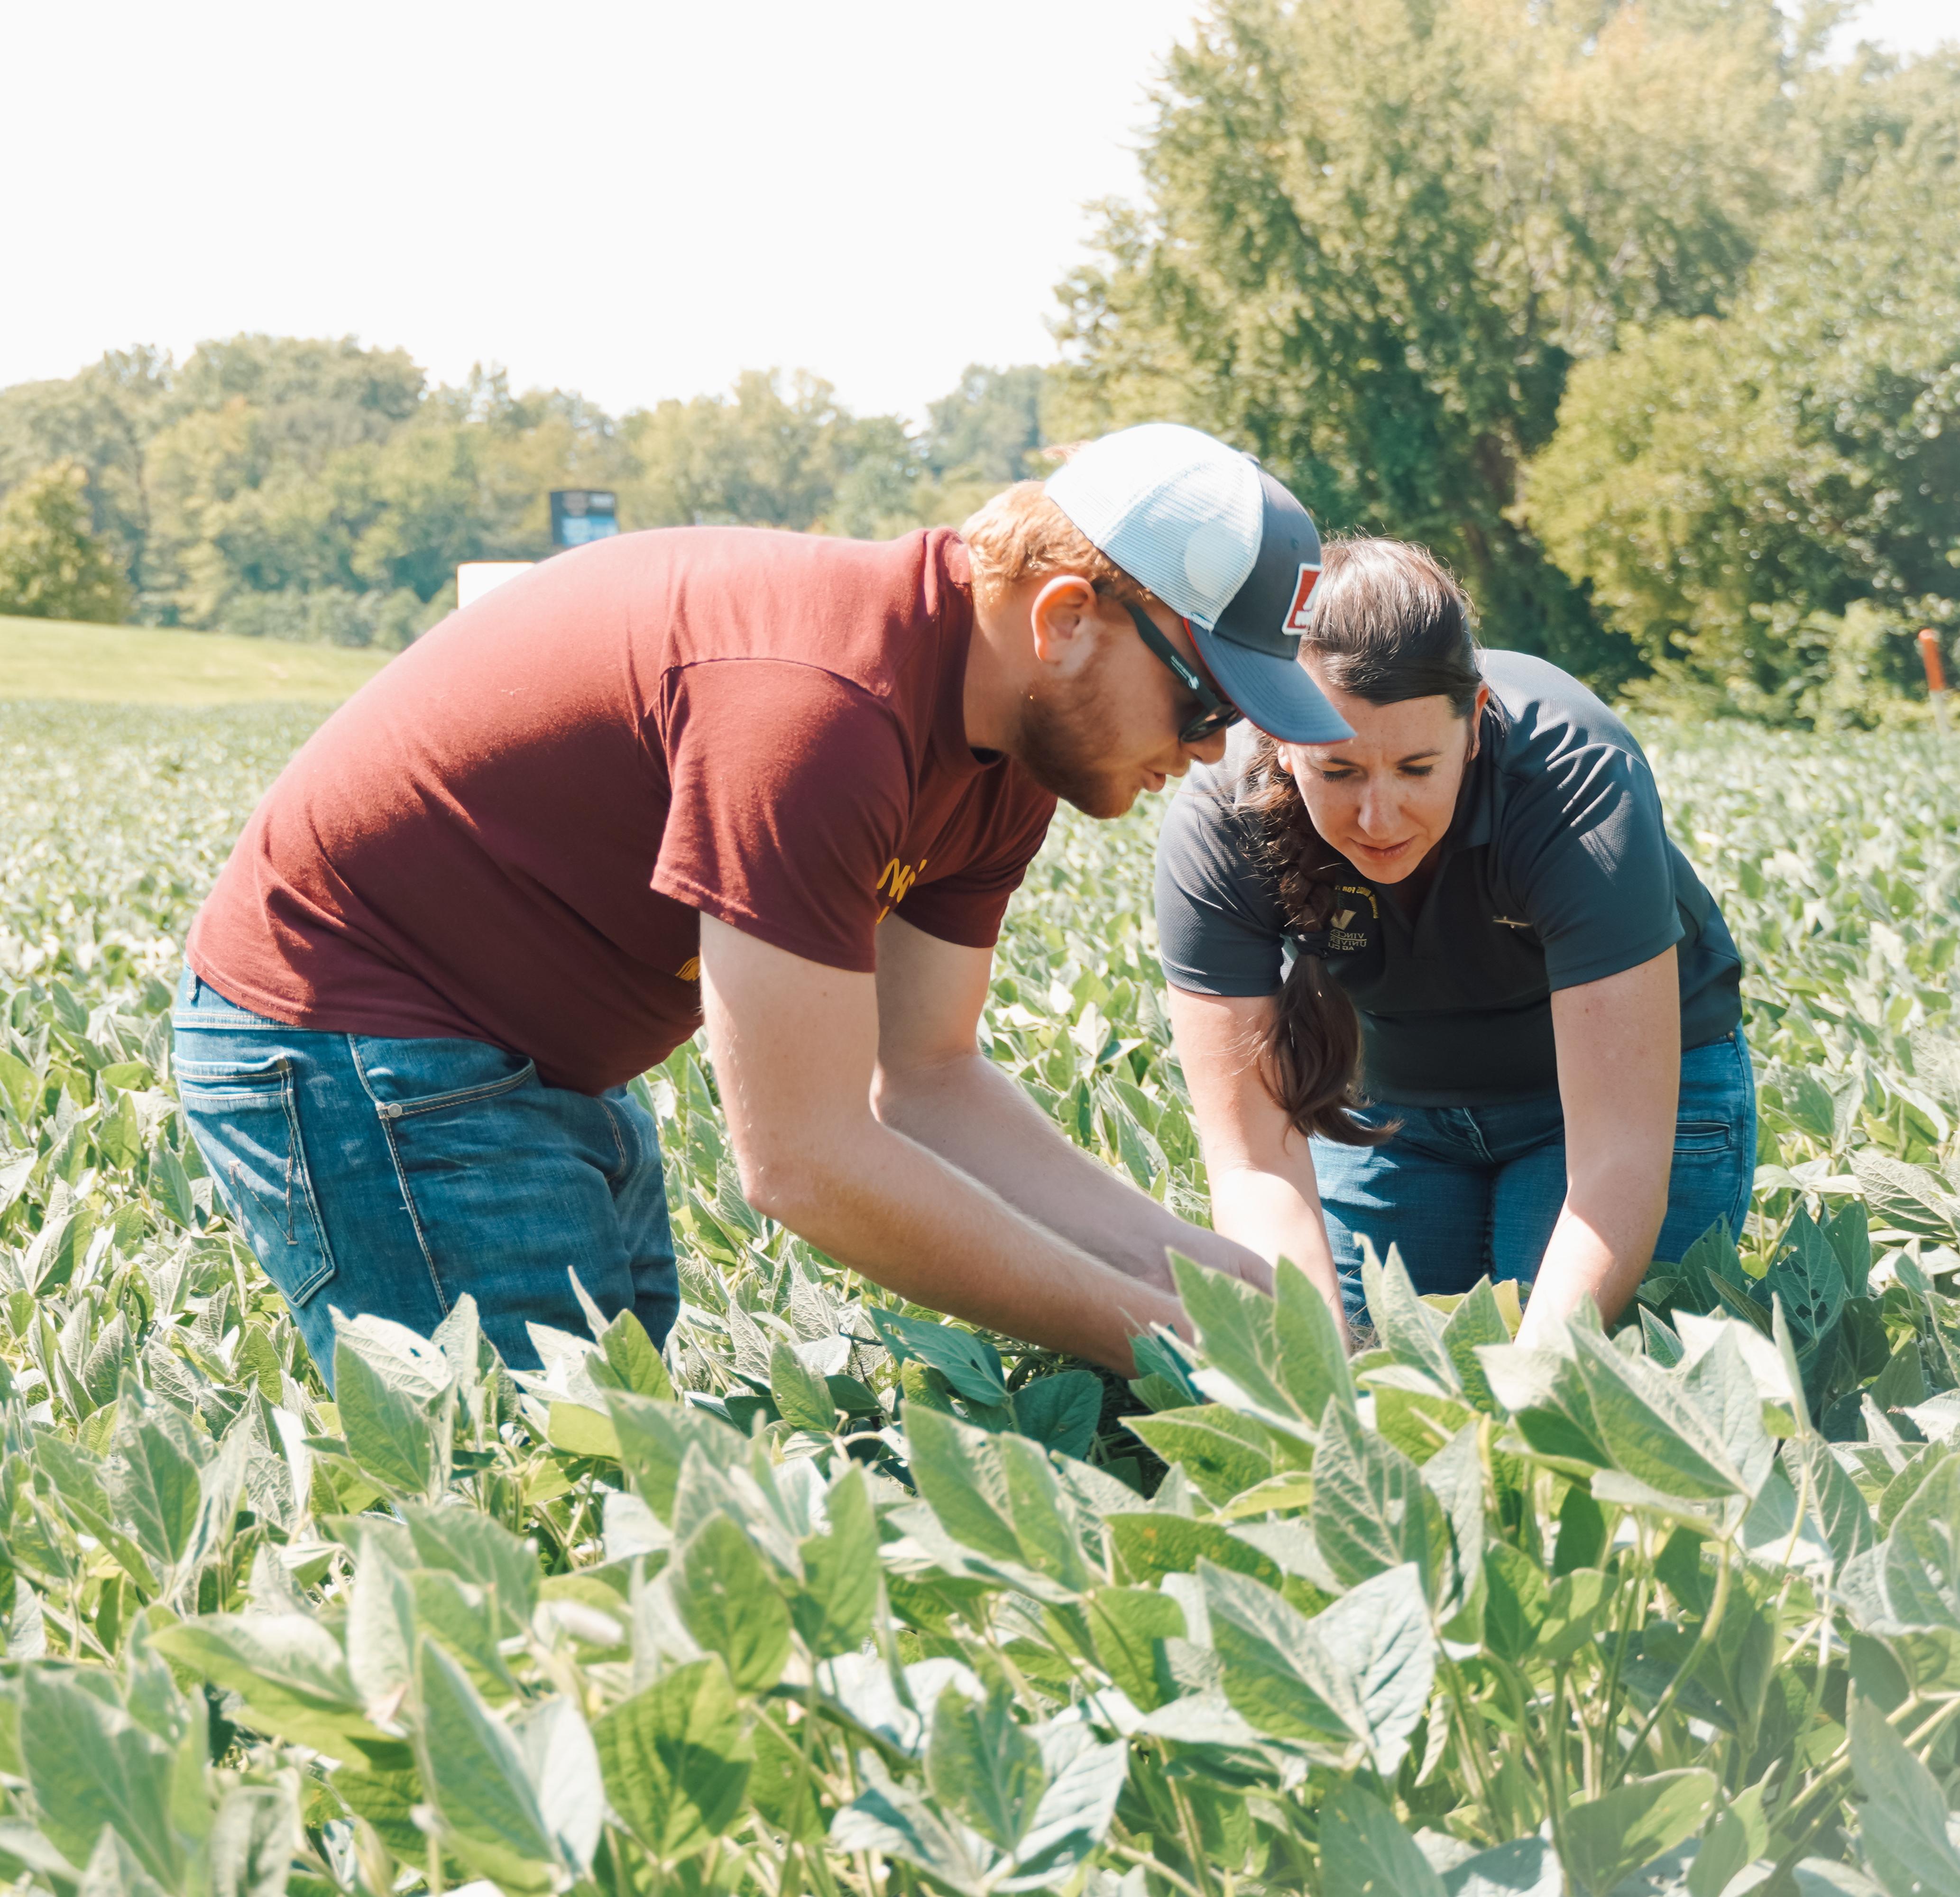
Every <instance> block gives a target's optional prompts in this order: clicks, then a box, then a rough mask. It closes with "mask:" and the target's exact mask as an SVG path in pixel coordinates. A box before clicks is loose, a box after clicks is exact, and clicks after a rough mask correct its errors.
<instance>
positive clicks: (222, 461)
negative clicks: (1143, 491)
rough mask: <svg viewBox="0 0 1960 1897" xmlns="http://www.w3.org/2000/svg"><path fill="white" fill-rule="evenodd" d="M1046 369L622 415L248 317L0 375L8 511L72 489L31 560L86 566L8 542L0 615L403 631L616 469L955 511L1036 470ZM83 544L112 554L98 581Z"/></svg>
mask: <svg viewBox="0 0 1960 1897" xmlns="http://www.w3.org/2000/svg"><path fill="white" fill-rule="evenodd" d="M1043 382H1044V372H1043V371H1041V370H1039V369H1036V368H1013V369H1007V370H992V369H987V368H980V367H978V366H975V367H973V368H969V370H968V371H966V374H965V376H964V377H963V378H962V380H961V382H960V384H959V387H958V388H957V389H956V390H954V391H953V393H951V394H950V395H949V396H947V397H946V398H945V399H943V401H940V402H938V403H934V405H933V406H932V411H931V422H930V425H928V428H926V429H924V431H919V432H915V431H912V430H911V429H909V428H908V427H907V426H906V425H905V424H904V423H903V422H901V421H900V420H899V419H898V418H897V417H896V416H892V415H852V414H851V412H849V411H848V410H847V409H844V408H843V407H842V406H840V405H839V404H838V402H837V400H836V399H835V393H834V391H833V390H832V389H831V388H830V387H829V384H826V383H824V382H823V381H820V380H818V379H816V377H811V376H808V375H798V376H796V377H792V378H791V379H790V380H788V383H785V381H784V379H783V378H782V377H781V376H779V375H777V374H760V373H753V374H745V375H743V376H742V377H740V378H739V379H738V380H737V384H736V387H735V389H734V390H733V394H732V395H731V396H727V397H723V396H698V397H696V398H695V399H693V400H692V401H689V402H678V401H670V402H663V403H659V404H657V406H655V407H654V408H652V409H644V410H635V412H632V413H631V414H629V415H625V416H624V417H622V418H619V419H614V418H613V417H611V416H609V415H606V414H604V413H603V412H601V411H600V410H599V409H595V408H594V407H593V406H592V405H591V404H590V403H587V402H585V401H584V400H583V399H581V398H580V397H578V396H575V395H571V394H568V393H565V392H563V391H562V390H534V391H532V392H530V393H527V394H525V395H523V396H513V395H512V394H511V391H510V389H509V387H508V384H507V382H506V380H505V379H504V376H503V375H502V374H501V372H491V373H487V374H486V373H485V372H483V371H476V373H474V374H473V375H472V376H471V377H470V380H469V382H468V383H467V384H465V385H464V386H463V387H460V388H447V387H437V388H430V387H428V386H427V385H426V383H425V377H424V375H423V373H422V371H421V370H420V369H418V368H417V367H416V366H415V364H414V363H413V362H412V361H410V360H409V358H408V357H407V356H406V355H404V354H403V353H402V352H400V351H399V350H381V349H362V348H361V347H360V346H359V345H358V344H356V343H355V342H354V341H353V340H352V339H349V338H343V339H340V340H338V341H332V342H320V341H309V340H303V339H295V338H290V337H275V336H237V337H234V338H233V339H231V340H230V341H229V342H207V343H205V344H203V345H201V346H200V347H199V349H197V350H196V351H195V352H193V353H192V355H190V356H189V358H188V359H187V360H186V361H185V362H184V363H183V364H182V365H181V367H179V366H177V365H175V364H172V363H171V362H170V360H169V359H168V358H166V357H164V356H161V355H157V353H155V352H137V353H136V354H135V355H130V356H126V357H122V356H116V357H108V358H104V359H103V361H102V362H101V363H100V364H97V365H96V366H95V367H94V368H90V369H86V370H84V371H82V372H81V374H79V375H77V376H75V377H71V378H70V379H69V380H67V381H65V382H44V383H31V384H21V385H19V386H18V387H14V388H11V389H4V390H0V495H4V496H5V497H7V498H5V500H4V501H0V506H4V507H5V508H10V509H12V510H14V511H15V512H17V513H18V512H21V510H27V512H28V513H31V512H32V511H33V510H34V509H35V508H40V510H41V511H43V512H44V511H46V508H48V507H49V506H50V505H52V504H53V503H52V502H51V501H49V499H48V498H47V497H48V495H50V494H55V493H56V491H57V490H58V491H59V492H58V495H57V498H59V504H60V508H62V510H65V511H63V513H62V526H61V530H60V533H59V534H58V535H56V539H59V542H60V546H61V547H62V549H64V550H63V551H62V553H61V555H60V556H59V559H56V557H55V555H53V554H52V553H50V552H47V551H46V550H45V549H43V551H41V552H37V553H35V554H34V555H33V561H34V562H38V564H33V572H35V573H37V574H38V573H40V571H42V569H43V568H47V571H48V573H49V575H54V574H56V573H57V572H59V573H61V574H63V575H68V577H67V578H62V580H61V581H60V584H59V587H56V588H55V590H52V591H51V590H49V589H50V587H51V586H52V585H53V584H54V582H53V581H52V578H43V579H39V580H36V581H34V583H33V584H34V587H36V588H37V589H38V590H31V591H30V590H26V589H27V584H28V583H27V578H21V579H19V580H18V581H15V582H14V583H13V584H12V586H11V590H9V584H10V583H9V578H8V575H10V573H11V571H12V570H13V568H14V567H17V566H18V567H20V568H21V574H22V575H27V573H28V571H29V568H28V567H27V566H25V565H21V562H22V561H23V560H24V559H26V557H27V556H26V555H25V554H24V553H19V554H16V555H14V556H13V557H12V558H11V562H10V556H9V555H8V553H7V552H5V551H0V611H14V612H21V613H39V614H42V615H43V616H56V617H61V616H66V617H69V618H76V619H87V618H112V619H113V618H116V617H119V616H121V615H122V612H123V610H124V609H125V607H126V606H127V605H129V604H132V603H133V605H134V606H135V610H137V612H138V614H139V615H140V616H142V617H143V618H144V619H148V620H151V621H154V622H159V623H163V624H168V625H188V626H196V627H200V628H204V629H212V628H218V629H222V630H224V631H226V632H234V633H238V634H242V635H245V636H247V637H250V638H275V639H292V640H305V641H313V642H317V643H321V644H328V645H378V646H381V647H383V648H394V647H397V646H403V645H408V644H409V642H410V641H412V639H413V638H415V637H416V636H417V635H418V634H419V633H421V632H422V631H424V630H425V629H426V628H427V627H428V626H429V625H432V624H433V623H434V622H435V621H436V620H437V619H439V618H440V617H441V616H442V615H443V614H444V613H445V612H447V610H449V608H450V606H452V605H453V592H452V590H451V588H452V587H453V575H454V572H455V568H456V567H457V564H458V563H459V562H462V561H465V560H477V559H491V560H496V559H540V558H543V556H544V555H546V554H547V553H549V551H550V542H549V533H550V529H549V507H548V504H547V501H548V496H549V492H550V490H551V489H553V488H557V487H568V486H598V487H609V488H612V489H615V490H616V491H617V492H618V493H619V511H620V517H621V521H622V526H624V527H628V528H632V527H667V526H675V525H680V524H690V523H712V522H738V523H743V524H750V525H759V526H770V527H791V528H797V529H806V528H816V529H818V530H823V531H826V532H829V533H845V534H854V535H859V536H870V537H881V536H886V535H890V534H894V533H905V532H908V531H909V530H912V529H913V528H915V527H919V526H921V525H926V524H938V523H941V522H956V521H957V520H960V519H963V518H964V517H965V516H966V514H968V513H969V512H971V511H972V509H973V508H975V507H976V506H978V504H979V503H980V502H981V501H983V500H984V499H985V498H986V497H987V495H989V494H990V493H991V492H993V491H994V489H997V488H998V487H999V486H1001V485H1002V484H1003V483H1004V482H1007V481H1010V480H1013V479H1018V478H1020V476H1022V475H1023V474H1024V473H1026V472H1027V470H1028V466H1029V455H1030V454H1031V452H1032V451H1033V449H1034V448H1035V447H1036V446H1038V444H1039V441H1040V438H1041V436H1040V427H1039V419H1038V411H1039V396H1040V393H1041V390H1042V386H1043ZM56 468H61V469H73V470H75V471H76V472H72V473H52V472H49V471H48V470H50V469H56ZM50 483H52V485H50ZM24 497H26V498H24ZM35 497H39V498H35ZM21 517H22V518H23V519H26V518H27V514H26V513H23V514H22V516H21ZM11 518H12V515H11V514H9V515H8V519H9V520H11ZM10 531H11V530H10V529H9V528H8V527H6V526H5V525H0V549H5V548H7V547H8V546H10V545H11V543H10V542H9V541H8V538H7V536H8V533H9V532H10ZM50 531H51V530H49V529H46V528H37V532H38V533H40V536H41V539H42V540H43V541H46V540H47V539H48V538H49V532H50ZM91 533H93V534H94V536H95V537H94V539H89V538H88V537H87V536H89V535H90V534H91ZM15 538H18V533H16V534H15ZM51 544H52V543H51ZM39 545H40V543H39V542H37V546H39ZM78 548H82V549H88V554H87V558H88V560H89V561H91V562H93V565H89V566H88V568H87V576H86V577H87V586H86V587H83V588H82V590H80V591H78V590H77V587H78V584H80V582H79V581H78V580H77V579H76V578H75V576H74V575H70V574H68V568H72V567H73V566H75V562H76V561H77V560H78V559H81V554H80V553H78V552H77V551H76V549H78ZM50 562H52V565H51V564H50ZM30 564H31V563H30ZM89 587H93V588H94V590H92V591H91V590H88V588H89ZM16 597H18V598H19V599H20V600H23V601H26V602H28V603H21V604H17V605H12V606H9V605H8V603H7V602H8V600H10V599H14V598H16ZM49 601H52V602H53V603H47V602H49Z"/></svg>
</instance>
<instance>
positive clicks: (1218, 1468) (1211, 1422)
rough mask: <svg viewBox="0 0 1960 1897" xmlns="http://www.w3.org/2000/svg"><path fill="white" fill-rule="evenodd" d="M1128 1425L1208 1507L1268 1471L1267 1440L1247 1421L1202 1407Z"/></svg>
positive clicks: (1218, 1408)
mask: <svg viewBox="0 0 1960 1897" xmlns="http://www.w3.org/2000/svg"><path fill="white" fill-rule="evenodd" d="M1128 1420H1129V1426H1130V1428H1131V1430H1132V1431H1134V1432H1135V1434H1137V1435H1138V1436H1140V1437H1142V1439H1143V1440H1144V1441H1145V1442H1147V1443H1149V1444H1150V1447H1151V1448H1153V1450H1156V1451H1157V1453H1158V1454H1159V1455H1160V1456H1162V1457H1163V1459H1164V1460H1165V1461H1166V1463H1176V1464H1178V1465H1179V1466H1180V1467H1182V1469H1183V1470H1184V1472H1185V1474H1186V1475H1188V1476H1189V1477H1190V1478H1191V1479H1192V1484H1193V1485H1194V1486H1195V1488H1197V1490H1198V1493H1199V1494H1201V1495H1202V1496H1203V1497H1204V1499H1205V1500H1206V1501H1208V1502H1210V1503H1211V1504H1212V1505H1213V1506H1214V1507H1222V1506H1223V1504H1225V1503H1227V1502H1229V1501H1231V1499H1232V1498H1233V1496H1235V1495H1237V1494H1240V1493H1241V1492H1242V1491H1244V1490H1246V1489H1249V1488H1252V1486H1253V1485H1255V1483H1258V1482H1264V1481H1265V1479H1266V1478H1267V1477H1268V1475H1271V1474H1272V1472H1273V1452H1272V1438H1271V1437H1270V1436H1269V1435H1268V1434H1267V1433H1266V1431H1265V1428H1263V1427H1262V1425H1261V1424H1259V1423H1258V1421H1255V1419H1254V1418H1252V1417H1249V1416H1243V1415H1239V1413H1238V1412H1236V1410H1230V1409H1227V1408H1226V1407H1225V1405H1223V1404H1222V1403H1207V1404H1205V1405H1203V1406H1202V1407H1201V1408H1194V1409H1162V1410H1159V1411H1158V1412H1157V1414H1156V1415H1154V1416H1133V1417H1131V1418H1129V1419H1128Z"/></svg>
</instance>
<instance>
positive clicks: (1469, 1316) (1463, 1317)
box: [1443, 1278, 1511, 1411]
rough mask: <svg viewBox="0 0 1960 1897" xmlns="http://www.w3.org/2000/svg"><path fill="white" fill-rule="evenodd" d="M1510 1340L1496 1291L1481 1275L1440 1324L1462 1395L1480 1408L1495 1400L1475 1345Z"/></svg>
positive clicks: (1492, 1404) (1491, 1403)
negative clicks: (1466, 1295)
mask: <svg viewBox="0 0 1960 1897" xmlns="http://www.w3.org/2000/svg"><path fill="white" fill-rule="evenodd" d="M1510 1341H1511V1333H1510V1329H1509V1328H1508V1327H1507V1326H1506V1324H1505V1322H1504V1314H1503V1312H1502V1311H1501V1310H1499V1309H1498V1308H1497V1293H1496V1292H1495V1291H1493V1290H1492V1289H1491V1281H1490V1280H1489V1279H1488V1278H1479V1279H1478V1281H1477V1282H1476V1283H1475V1284H1474V1285H1472V1287H1471V1288H1470V1294H1469V1295H1468V1297H1465V1299H1464V1300H1463V1301H1462V1303H1460V1304H1459V1305H1458V1306H1457V1307H1456V1310H1453V1311H1452V1312H1451V1313H1449V1320H1448V1322H1446V1323H1445V1324H1444V1326H1443V1348H1444V1349H1446V1351H1448V1352H1449V1361H1450V1362H1451V1364H1453V1365H1454V1366H1455V1368H1456V1375H1457V1379H1458V1380H1459V1382H1460V1383H1462V1386H1463V1392H1464V1394H1465V1396H1468V1398H1469V1399H1470V1400H1471V1402H1472V1403H1474V1404H1475V1405H1476V1406H1477V1408H1479V1409H1481V1410H1485V1411H1488V1410H1490V1409H1491V1408H1494V1405H1495V1402H1496V1399H1495V1398H1494V1397H1493V1396H1492V1395H1491V1383H1490V1380H1489V1378H1488V1377H1486V1376H1485V1375H1484V1365H1483V1361H1482V1360H1481V1358H1479V1357H1478V1354H1477V1350H1478V1345H1483V1344H1508V1343H1509V1342H1510Z"/></svg>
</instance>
